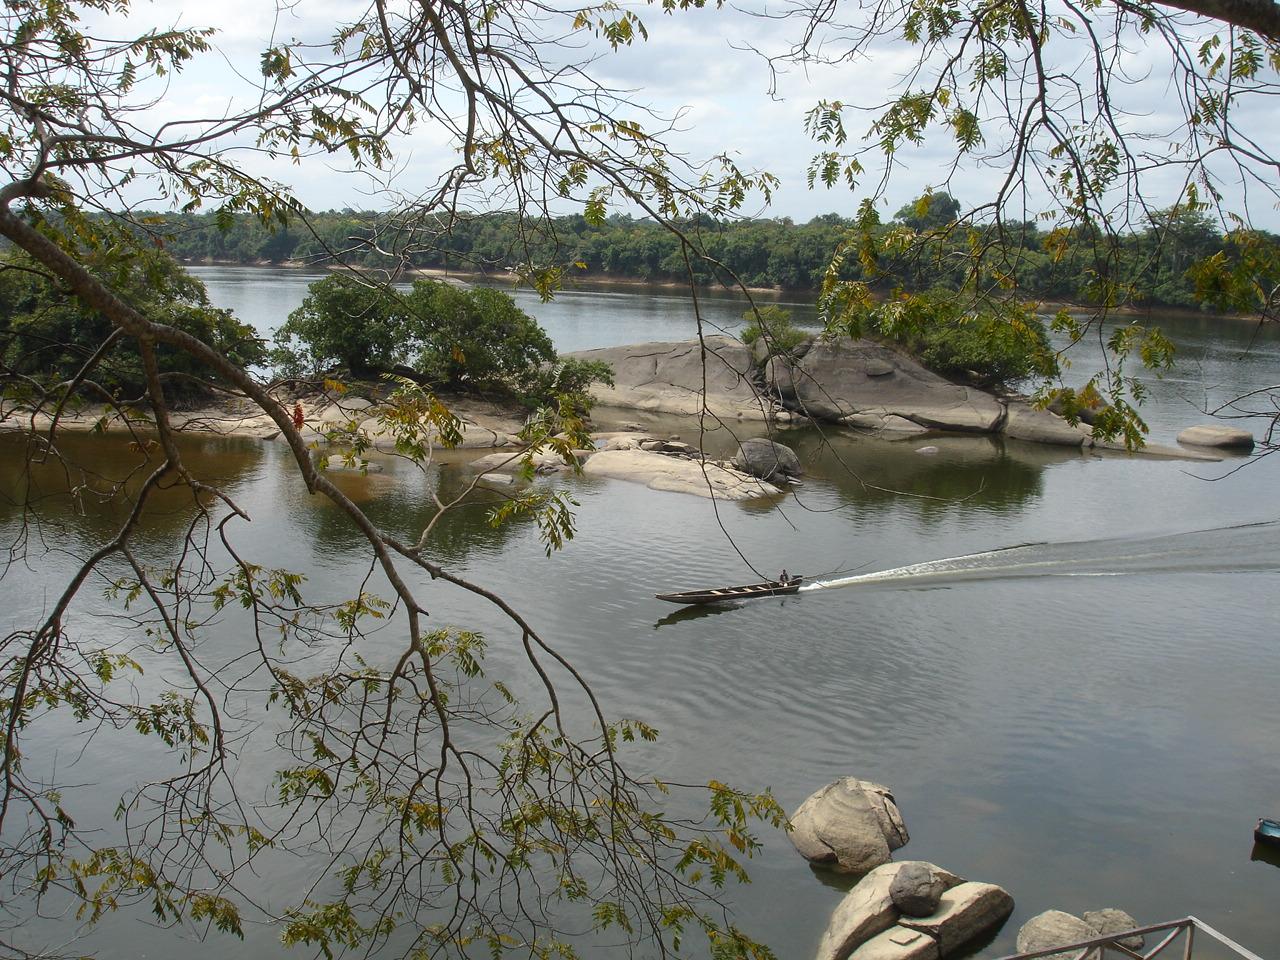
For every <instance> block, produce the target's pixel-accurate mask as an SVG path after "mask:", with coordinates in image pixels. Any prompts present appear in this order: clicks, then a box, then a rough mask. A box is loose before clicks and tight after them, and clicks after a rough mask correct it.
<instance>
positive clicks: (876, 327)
mask: <svg viewBox="0 0 1280 960" xmlns="http://www.w3.org/2000/svg"><path fill="white" fill-rule="evenodd" d="M865 309H866V311H867V315H866V316H865V318H864V319H863V325H864V327H865V328H866V329H867V330H869V331H871V332H874V333H876V334H879V335H880V336H883V337H885V338H886V339H888V340H891V341H893V342H894V343H897V344H900V345H902V346H903V347H905V348H906V349H907V350H908V351H909V352H910V353H912V354H913V355H914V356H915V357H916V358H917V359H919V360H920V362H921V363H923V364H924V365H925V366H926V367H928V368H929V369H930V370H933V371H934V372H935V373H938V374H941V375H942V376H944V377H949V378H952V379H957V380H969V381H974V382H977V383H979V384H981V385H983V386H989V387H1006V386H1010V385H1012V384H1015V383H1017V382H1019V381H1022V380H1025V379H1026V378H1028V377H1031V376H1036V377H1042V378H1043V377H1051V376H1054V375H1055V374H1056V373H1057V362H1056V360H1055V359H1054V356H1053V353H1052V351H1051V350H1050V348H1049V340H1048V331H1047V330H1046V328H1045V325H1044V323H1043V321H1041V320H1040V318H1039V317H1038V316H1037V315H1036V313H1035V311H1034V310H1033V309H1031V307H1030V306H1029V305H1025V304H1011V303H1009V302H1008V301H1005V300H996V301H992V302H989V303H987V304H984V305H983V306H982V307H980V308H978V309H973V308H971V307H970V306H968V305H966V304H965V303H964V302H963V301H961V300H959V299H958V298H956V297H955V296H952V295H950V294H948V293H947V292H945V291H943V292H938V291H932V292H930V293H925V294H907V293H901V294H899V295H898V296H896V297H894V298H893V299H891V300H888V301H885V302H883V303H876V304H869V305H867V306H866V307H865Z"/></svg>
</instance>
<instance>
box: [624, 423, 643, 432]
mask: <svg viewBox="0 0 1280 960" xmlns="http://www.w3.org/2000/svg"><path fill="white" fill-rule="evenodd" d="M618 432H619V433H644V427H642V426H640V424H638V423H620V424H618Z"/></svg>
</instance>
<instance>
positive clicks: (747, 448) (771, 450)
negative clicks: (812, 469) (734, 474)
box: [733, 437, 804, 480]
mask: <svg viewBox="0 0 1280 960" xmlns="http://www.w3.org/2000/svg"><path fill="white" fill-rule="evenodd" d="M733 462H734V465H735V466H736V467H737V468H738V469H739V470H742V471H743V472H744V473H749V474H751V475H752V476H753V477H759V478H760V479H761V480H775V479H776V480H785V479H786V478H787V477H798V476H800V475H801V474H802V473H804V471H803V470H802V469H801V467H800V458H799V457H797V456H796V452H795V451H794V450H792V449H791V448H790V447H788V446H785V445H784V444H781V443H775V442H774V441H772V440H769V439H767V438H764V437H758V438H755V439H752V440H743V441H742V443H740V444H739V445H738V455H737V457H735V458H734V461H733Z"/></svg>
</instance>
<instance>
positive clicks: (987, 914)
mask: <svg viewBox="0 0 1280 960" xmlns="http://www.w3.org/2000/svg"><path fill="white" fill-rule="evenodd" d="M904 876H910V877H913V878H914V879H913V880H904V879H902V878H903V877H904ZM926 877H927V878H928V879H927V880H925V879H924V878H926ZM921 883H923V884H924V885H925V886H927V887H928V888H929V889H930V890H932V889H935V888H938V889H941V891H942V892H941V894H940V895H939V896H938V898H937V901H936V906H935V908H934V910H933V911H932V912H931V913H930V914H929V915H927V916H924V917H910V916H907V915H905V914H904V913H903V912H902V909H901V908H900V907H899V906H898V904H897V902H896V901H895V899H894V895H893V892H894V890H895V889H901V888H903V887H916V886H918V885H920V884H921ZM1012 911H1013V898H1012V897H1010V896H1009V894H1008V893H1006V892H1005V891H1004V890H1002V889H1001V888H1000V887H997V886H995V885H994V884H990V883H973V882H966V881H964V880H962V879H961V878H960V877H957V876H956V875H955V874H953V873H951V872H949V871H947V870H943V869H942V868H941V867H938V866H936V865H935V864H932V863H926V862H924V861H921V860H907V861H903V862H901V863H886V864H883V865H882V866H879V867H876V868H875V869H873V870H872V871H871V872H869V873H868V874H867V875H866V876H865V877H863V878H862V879H861V880H860V881H858V883H857V884H856V885H855V886H854V887H853V889H851V890H850V891H849V892H848V893H847V894H845V897H844V899H843V900H841V901H840V904H839V905H838V906H837V907H836V909H835V911H834V912H833V913H832V914H831V921H830V922H829V923H828V924H827V929H826V932H825V933H824V934H823V937H822V941H821V943H820V944H819V945H818V958H817V960H846V958H853V960H940V958H943V957H946V956H948V955H950V954H952V953H955V952H956V951H957V950H959V949H961V948H963V947H964V945H965V944H966V943H968V942H970V941H971V940H973V939H974V938H975V937H977V936H980V935H981V934H982V933H985V932H986V931H988V930H990V929H991V928H992V927H994V926H996V925H998V924H999V923H1001V922H1003V921H1004V919H1005V918H1006V917H1008V916H1009V914H1010V913H1011V912H1012Z"/></svg>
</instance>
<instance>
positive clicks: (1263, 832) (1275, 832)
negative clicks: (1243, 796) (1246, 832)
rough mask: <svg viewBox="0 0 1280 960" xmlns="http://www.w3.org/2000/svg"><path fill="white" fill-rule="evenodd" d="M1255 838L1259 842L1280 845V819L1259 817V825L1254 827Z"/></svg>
mask: <svg viewBox="0 0 1280 960" xmlns="http://www.w3.org/2000/svg"><path fill="white" fill-rule="evenodd" d="M1253 839H1254V840H1256V841H1258V843H1269V844H1271V845H1272V846H1276V847H1280V820H1268V819H1267V818H1266V817H1259V818H1258V823H1257V826H1255V827H1254V828H1253Z"/></svg>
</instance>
